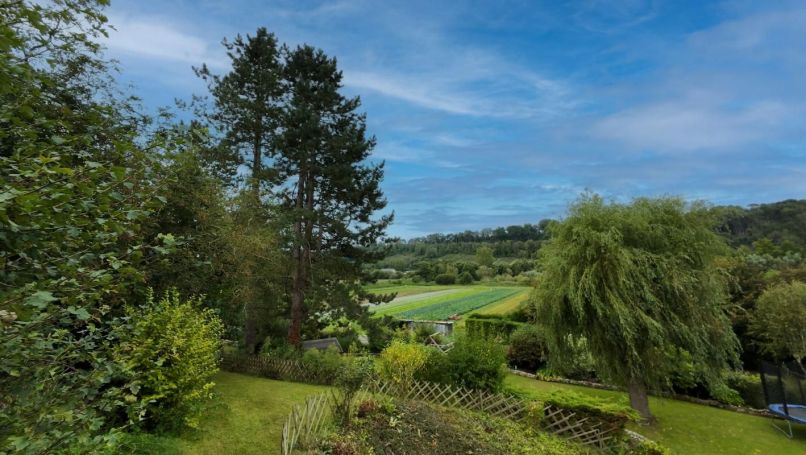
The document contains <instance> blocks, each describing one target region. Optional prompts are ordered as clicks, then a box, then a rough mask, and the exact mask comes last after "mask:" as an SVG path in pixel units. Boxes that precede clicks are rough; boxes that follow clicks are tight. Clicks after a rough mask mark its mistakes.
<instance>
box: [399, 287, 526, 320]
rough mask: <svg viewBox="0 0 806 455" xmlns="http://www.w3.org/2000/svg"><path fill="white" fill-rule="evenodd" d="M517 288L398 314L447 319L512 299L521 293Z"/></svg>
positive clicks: (494, 290) (458, 298)
mask: <svg viewBox="0 0 806 455" xmlns="http://www.w3.org/2000/svg"><path fill="white" fill-rule="evenodd" d="M520 291H521V290H520V289H517V288H514V289H513V288H498V289H488V290H487V291H484V292H481V293H477V294H475V295H468V296H461V297H458V296H457V297H454V296H451V297H454V298H452V299H449V300H447V301H444V302H439V303H433V304H431V305H427V306H426V305H423V306H420V307H418V308H414V309H411V310H408V311H404V312H401V313H398V314H399V315H400V316H402V317H406V318H412V319H433V320H441V319H446V318H448V317H450V316H452V315H454V314H464V313H467V312H470V311H473V310H475V309H477V308H481V307H483V306H486V305H489V304H491V303H494V302H498V301H500V300H503V299H506V298H508V297H511V296H512V295H514V294H516V293H518V292H520Z"/></svg>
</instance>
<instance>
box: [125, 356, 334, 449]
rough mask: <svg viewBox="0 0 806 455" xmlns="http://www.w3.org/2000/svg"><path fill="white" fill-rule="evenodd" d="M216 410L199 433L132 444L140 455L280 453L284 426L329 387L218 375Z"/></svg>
mask: <svg viewBox="0 0 806 455" xmlns="http://www.w3.org/2000/svg"><path fill="white" fill-rule="evenodd" d="M215 382H216V388H215V391H216V393H217V394H218V399H217V400H216V404H215V406H214V408H213V409H212V410H211V411H210V412H209V413H208V414H207V415H206V416H205V417H204V418H203V419H202V423H201V428H200V429H199V430H197V431H186V432H185V433H183V434H182V435H180V436H177V437H154V436H145V437H143V436H141V437H137V438H135V439H134V440H133V441H131V444H132V445H136V447H135V451H134V452H135V453H138V454H152V453H159V454H193V455H208V454H209V455H219V454H230V453H232V454H239V455H248V454H256V455H257V454H267V453H277V452H278V450H279V447H280V435H281V433H282V431H283V423H284V422H285V419H286V417H288V414H289V413H290V412H291V407H292V406H293V405H294V404H296V403H300V402H302V401H304V399H305V397H306V396H308V395H312V394H316V393H318V392H321V391H323V390H325V388H324V387H318V386H312V385H306V384H299V383H294V382H282V381H273V380H270V379H263V378H257V377H252V376H245V375H241V374H234V373H223V372H222V373H219V374H218V375H217V376H216V378H215Z"/></svg>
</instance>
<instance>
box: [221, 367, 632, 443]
mask: <svg viewBox="0 0 806 455" xmlns="http://www.w3.org/2000/svg"><path fill="white" fill-rule="evenodd" d="M221 366H222V368H223V369H225V370H228V371H233V372H239V373H246V374H252V375H257V376H263V377H268V378H273V379H284V380H292V381H299V382H308V383H319V384H328V383H331V382H332V380H333V378H327V377H323V376H322V374H321V373H319V372H317V371H315V370H313V369H311V368H307V367H306V365H305V364H304V363H303V362H299V361H293V360H282V359H275V358H271V357H266V356H244V355H240V356H238V355H228V356H225V357H224V359H223V361H222V365H221ZM365 389H366V391H367V392H371V393H383V394H387V395H391V396H395V397H400V398H404V399H412V400H422V401H427V402H430V403H435V404H438V405H440V406H447V407H456V408H463V409H468V410H472V411H478V412H483V413H486V414H488V415H492V416H495V417H501V418H506V419H510V420H514V421H521V420H523V419H525V418H526V417H527V415H528V412H527V409H528V407H529V405H530V404H531V403H532V401H530V400H526V399H523V398H520V397H517V396H514V395H507V394H500V393H493V392H487V391H484V390H476V389H468V388H465V387H459V386H453V385H450V384H438V383H434V382H427V381H413V382H412V383H411V384H409V385H408V386H406V387H403V386H401V385H399V384H395V383H392V382H388V381H384V380H382V379H380V378H377V377H375V378H372V379H371V380H369V381H368V382H367V384H366V385H365ZM309 400H314V399H313V398H309ZM309 400H306V402H305V407H304V409H303V408H300V409H297V407H295V408H294V409H295V410H294V411H292V414H291V415H290V416H289V419H288V421H287V422H286V426H284V428H283V439H282V441H283V442H282V444H283V446H282V447H281V449H282V450H286V449H283V447H291V448H293V447H295V445H296V443H297V442H298V441H300V438H303V439H302V440H304V438H305V437H307V436H303V435H308V434H313V433H315V431H318V429H319V427H320V426H321V424H322V420H323V419H324V412H325V411H321V412H319V410H321V409H325V408H328V409H329V400H327V399H325V398H317V399H316V400H319V401H309ZM320 407H321V409H320ZM312 416H317V417H315V418H314V417H312ZM311 419H314V420H311ZM316 419H319V420H316ZM306 422H318V423H315V424H309V423H306ZM540 427H541V429H542V430H544V431H548V432H551V433H554V434H557V435H559V436H562V437H564V438H567V439H570V440H572V441H575V442H578V443H580V444H584V445H586V446H589V447H595V448H600V449H606V448H610V447H618V446H619V445H620V444H621V439H622V431H621V430H622V428H621V427H620V426H618V425H616V424H613V423H610V422H607V421H605V420H602V419H599V418H596V417H586V416H583V415H580V414H578V413H576V412H574V411H572V410H569V409H563V408H559V407H556V406H554V405H550V404H544V405H543V416H542V418H541V419H540ZM314 430H315V431H314ZM289 450H290V449H289ZM282 453H283V454H287V453H290V452H285V451H284V452H282Z"/></svg>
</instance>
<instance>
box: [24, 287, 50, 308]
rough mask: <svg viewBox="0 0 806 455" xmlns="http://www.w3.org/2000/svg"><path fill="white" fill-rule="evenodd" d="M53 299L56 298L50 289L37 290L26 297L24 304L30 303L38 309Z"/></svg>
mask: <svg viewBox="0 0 806 455" xmlns="http://www.w3.org/2000/svg"><path fill="white" fill-rule="evenodd" d="M54 300H58V299H57V298H56V297H54V296H53V294H52V293H51V292H50V291H37V292H35V293H34V294H33V295H31V296H30V297H28V298H27V299H25V304H26V305H31V306H34V307H36V308H39V309H40V310H41V309H43V308H45V307H46V306H48V303H50V302H53V301H54Z"/></svg>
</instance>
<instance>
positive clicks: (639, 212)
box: [534, 195, 738, 386]
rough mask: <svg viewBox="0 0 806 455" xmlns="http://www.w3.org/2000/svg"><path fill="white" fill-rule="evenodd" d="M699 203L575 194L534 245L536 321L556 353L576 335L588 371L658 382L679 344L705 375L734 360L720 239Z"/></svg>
mask: <svg viewBox="0 0 806 455" xmlns="http://www.w3.org/2000/svg"><path fill="white" fill-rule="evenodd" d="M711 224H712V223H711V217H710V216H709V212H708V210H707V208H706V207H705V206H704V205H701V204H687V203H685V202H684V201H682V200H681V199H678V198H670V197H669V198H659V199H645V198H641V199H636V200H634V201H633V202H632V203H630V204H617V203H606V202H605V201H604V200H603V199H602V198H601V197H599V196H596V195H584V196H582V197H581V198H580V199H579V200H578V201H576V202H575V203H574V204H572V206H571V208H570V213H569V216H568V217H567V218H566V219H565V220H564V221H563V222H561V223H558V224H557V225H556V226H554V228H553V233H552V234H553V235H552V239H551V241H549V242H548V243H547V245H545V246H544V249H543V250H542V252H541V261H542V266H543V270H544V273H543V276H542V279H541V281H540V284H539V286H538V288H537V289H536V291H535V295H534V301H535V305H536V310H537V316H538V321H540V323H541V324H543V325H545V327H546V330H547V331H548V340H547V341H548V343H549V347H550V349H549V351H550V352H551V353H552V355H554V356H556V357H555V361H556V360H557V359H560V362H561V359H562V358H563V357H564V356H567V355H569V354H571V353H572V352H573V349H574V346H576V345H577V344H578V342H579V341H580V340H581V339H585V340H587V345H588V346H589V349H590V351H591V354H592V355H593V359H594V363H595V367H596V370H597V373H598V374H599V375H601V376H602V377H604V378H607V379H609V380H611V381H614V382H616V383H621V384H626V383H628V382H629V381H631V380H639V381H641V382H642V383H644V384H647V385H649V386H663V385H664V383H665V382H666V381H667V378H668V375H669V373H670V370H671V369H673V368H674V365H675V363H676V362H675V358H677V357H679V355H680V352H681V350H684V351H687V352H688V353H690V355H691V357H692V360H693V362H694V364H695V365H697V367H698V369H699V370H700V373H701V374H702V376H703V379H704V380H705V381H708V382H711V381H712V380H716V378H717V375H716V373H718V372H719V371H720V370H721V369H723V368H725V367H726V366H727V365H728V364H730V363H731V362H733V361H735V359H736V355H737V349H738V347H737V346H738V345H737V341H736V337H735V335H734V334H733V332H732V331H731V327H730V323H729V321H728V319H727V317H726V315H725V312H724V305H725V303H726V294H725V283H724V281H725V280H724V274H723V273H722V272H721V270H719V269H718V268H717V267H715V266H714V258H715V257H717V256H719V255H720V254H722V253H724V252H725V248H726V246H725V244H724V241H723V240H722V239H721V238H720V237H719V236H717V235H716V234H715V233H714V232H713V230H712V229H711Z"/></svg>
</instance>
